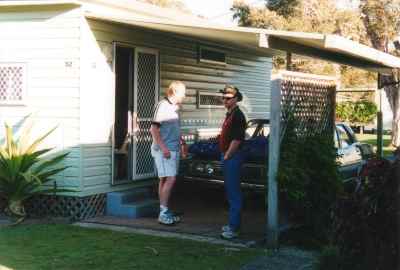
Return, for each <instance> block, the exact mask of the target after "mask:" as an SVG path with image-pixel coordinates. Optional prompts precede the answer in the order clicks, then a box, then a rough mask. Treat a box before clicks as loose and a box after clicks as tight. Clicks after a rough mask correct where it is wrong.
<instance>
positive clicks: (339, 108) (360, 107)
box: [336, 100, 378, 124]
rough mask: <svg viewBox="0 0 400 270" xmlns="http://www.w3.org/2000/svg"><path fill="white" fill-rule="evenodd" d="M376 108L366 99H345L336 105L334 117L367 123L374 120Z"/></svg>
mask: <svg viewBox="0 0 400 270" xmlns="http://www.w3.org/2000/svg"><path fill="white" fill-rule="evenodd" d="M377 111H378V108H377V106H376V104H375V103H373V102H371V101H368V100H360V101H356V102H353V101H346V102H341V103H338V104H337V105H336V117H337V118H339V119H340V120H341V121H343V122H350V123H354V124H368V123H370V122H371V121H373V120H374V118H375V116H376V113H377Z"/></svg>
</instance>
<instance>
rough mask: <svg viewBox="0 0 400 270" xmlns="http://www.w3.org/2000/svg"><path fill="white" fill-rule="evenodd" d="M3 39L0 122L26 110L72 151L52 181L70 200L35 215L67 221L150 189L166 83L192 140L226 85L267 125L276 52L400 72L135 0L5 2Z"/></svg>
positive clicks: (380, 59) (369, 57)
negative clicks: (173, 87)
mask: <svg viewBox="0 0 400 270" xmlns="http://www.w3.org/2000/svg"><path fill="white" fill-rule="evenodd" d="M0 31H1V33H2V34H1V35H0V123H3V122H7V123H10V124H12V125H13V126H14V127H15V128H17V127H18V125H19V124H20V121H21V119H23V118H24V117H25V116H27V115H29V114H32V113H34V115H35V120H36V125H35V129H36V130H38V131H44V130H48V129H50V128H51V127H54V126H57V127H58V128H57V129H56V131H55V132H54V133H53V134H52V135H51V137H49V140H48V141H47V142H46V144H47V146H50V147H54V148H55V149H54V151H55V152H64V151H67V152H69V155H68V158H67V159H66V160H65V164H66V165H68V166H69V168H68V169H67V170H65V171H64V172H63V173H61V174H60V175H59V176H58V177H57V179H56V180H55V184H56V185H57V187H65V188H69V189H73V190H75V192H74V193H71V194H67V195H65V194H61V195H59V196H56V199H54V198H53V199H52V200H51V207H49V203H48V202H49V199H48V197H43V198H40V199H38V203H36V204H35V206H33V207H34V208H35V209H37V210H38V211H39V210H42V211H44V210H49V208H51V209H50V210H49V211H53V212H52V213H56V212H57V211H58V212H61V213H62V214H63V215H64V214H65V215H72V216H73V217H74V218H75V219H82V218H86V217H89V216H94V215H98V214H101V213H104V209H105V207H106V200H107V199H106V198H107V197H106V194H110V193H113V192H117V191H126V190H132V189H135V188H136V189H141V188H144V187H146V186H151V185H154V183H156V178H155V176H156V174H155V170H154V165H153V160H152V157H151V154H150V145H151V135H150V132H149V128H150V124H151V119H152V115H153V110H154V107H155V105H156V104H157V102H158V100H160V99H161V98H162V97H163V94H164V90H165V88H166V87H167V86H168V85H169V83H170V82H171V81H173V80H181V81H183V82H184V83H185V84H186V86H187V98H186V99H185V101H184V104H183V105H182V108H181V127H182V132H183V134H185V136H186V138H187V140H189V141H190V140H194V139H196V138H197V137H198V136H201V132H202V131H204V129H210V130H211V129H216V128H218V127H219V126H220V124H221V122H222V120H223V118H224V115H225V110H224V108H223V106H221V101H220V97H219V95H218V90H219V89H221V88H223V86H224V85H225V84H233V85H235V86H237V87H238V88H239V89H240V90H241V92H242V93H243V95H244V100H243V102H241V108H242V109H243V111H244V112H245V114H246V116H247V118H248V119H251V118H265V119H269V118H270V104H271V71H272V57H273V56H274V55H281V54H285V53H286V52H287V51H289V52H293V53H299V54H302V55H306V56H311V57H318V58H322V59H326V60H330V61H335V62H338V63H342V64H349V65H354V66H358V67H362V68H366V69H369V70H375V71H376V70H383V69H390V68H391V67H396V66H397V67H400V64H399V60H398V59H395V58H394V57H391V56H389V55H387V54H384V53H380V52H377V51H375V50H373V49H371V48H368V47H367V46H363V45H360V44H358V43H355V42H352V41H349V40H347V39H344V38H341V37H338V36H334V35H323V34H310V33H297V32H285V31H271V30H265V29H252V28H244V27H225V26H220V25H216V24H215V23H211V22H209V21H207V20H205V19H202V18H199V17H196V16H193V15H190V14H185V13H182V12H179V11H174V10H169V9H165V8H159V7H156V6H152V5H148V4H144V3H140V2H136V1H133V0H79V1H78V0H46V1H45V0H32V1H1V2H0ZM371 52H373V53H371ZM3 136H4V131H3V129H0V140H1V138H2V137H3ZM157 205H158V203H157V202H152V203H151V206H157ZM71 209H73V210H71ZM71 213H72V214H71Z"/></svg>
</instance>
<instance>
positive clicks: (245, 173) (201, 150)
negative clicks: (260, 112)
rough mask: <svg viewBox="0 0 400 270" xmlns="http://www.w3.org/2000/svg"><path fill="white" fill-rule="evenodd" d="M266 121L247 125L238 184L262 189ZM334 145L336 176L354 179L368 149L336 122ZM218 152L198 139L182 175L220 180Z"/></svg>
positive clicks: (212, 144)
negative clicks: (240, 178)
mask: <svg viewBox="0 0 400 270" xmlns="http://www.w3.org/2000/svg"><path fill="white" fill-rule="evenodd" d="M268 134H269V120H267V119H252V120H250V121H249V122H248V125H247V129H246V139H245V141H244V143H243V145H242V149H241V151H242V152H243V154H244V156H245V160H246V161H245V163H244V164H243V167H242V183H244V184H251V185H259V186H264V185H265V184H266V183H267V171H268V169H267V153H268ZM334 138H335V146H336V148H337V151H338V156H339V157H338V162H339V163H340V164H341V166H340V169H339V171H340V173H341V175H342V177H343V179H344V180H345V181H350V180H352V179H354V178H356V177H357V176H358V173H359V171H360V169H361V166H362V165H363V164H364V162H365V160H366V159H368V158H370V157H371V156H372V155H373V150H372V146H371V145H368V144H363V143H360V142H358V141H357V139H356V137H355V135H354V133H353V131H352V130H351V128H350V127H349V126H348V125H346V124H345V123H337V124H336V129H335V134H334ZM220 157H221V153H220V151H219V148H218V139H217V138H211V139H208V140H200V141H198V142H196V143H194V144H192V145H191V146H190V148H189V157H188V158H187V159H185V160H183V161H182V166H181V167H182V171H181V172H182V174H183V176H184V177H185V178H188V179H194V180H207V181H222V180H223V174H222V168H221V162H220Z"/></svg>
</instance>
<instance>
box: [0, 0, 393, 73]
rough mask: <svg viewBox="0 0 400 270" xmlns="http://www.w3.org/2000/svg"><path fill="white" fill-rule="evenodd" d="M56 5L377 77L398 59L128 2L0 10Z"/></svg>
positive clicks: (60, 0) (341, 42)
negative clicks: (359, 70) (305, 58)
mask: <svg viewBox="0 0 400 270" xmlns="http://www.w3.org/2000/svg"><path fill="white" fill-rule="evenodd" d="M56 4H62V5H65V4H73V5H81V7H82V9H83V11H84V14H85V16H86V17H88V18H94V19H100V20H105V21H110V22H116V23H123V24H128V25H133V26H138V27H142V28H146V29H152V30H158V31H162V32H167V33H173V34H178V35H182V36H185V37H190V38H195V39H201V40H206V41H212V42H217V43H222V44H226V45H233V46H239V47H242V48H246V49H248V50H250V51H253V52H257V53H259V54H263V55H269V56H272V55H279V54H282V53H285V52H286V51H287V52H292V53H295V54H299V55H304V56H309V57H314V58H319V59H322V60H327V61H331V62H336V63H339V64H344V65H350V66H355V67H358V68H362V69H366V70H370V71H374V72H380V73H389V72H390V71H391V69H393V68H400V58H397V57H395V56H392V55H390V54H387V53H384V52H381V51H378V50H376V49H373V48H371V47H368V46H365V45H362V44H360V43H358V42H354V41H351V40H349V39H346V38H343V37H341V36H337V35H325V34H318V33H303V32H290V31H275V30H266V29H259V28H248V27H234V26H233V27H227V26H222V25H218V24H215V23H211V22H210V21H208V20H206V19H202V18H200V17H197V16H193V15H190V14H186V13H183V12H179V11H175V10H171V9H166V8H160V7H156V6H153V5H149V4H144V3H141V2H137V1H133V0H75V1H73V0H72V1H66V0H42V1H36V0H31V1H0V10H1V7H2V6H18V5H56Z"/></svg>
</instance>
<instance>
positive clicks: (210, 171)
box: [205, 164, 214, 174]
mask: <svg viewBox="0 0 400 270" xmlns="http://www.w3.org/2000/svg"><path fill="white" fill-rule="evenodd" d="M205 171H206V173H208V174H213V173H214V167H213V166H212V165H211V164H207V165H206V166H205Z"/></svg>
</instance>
